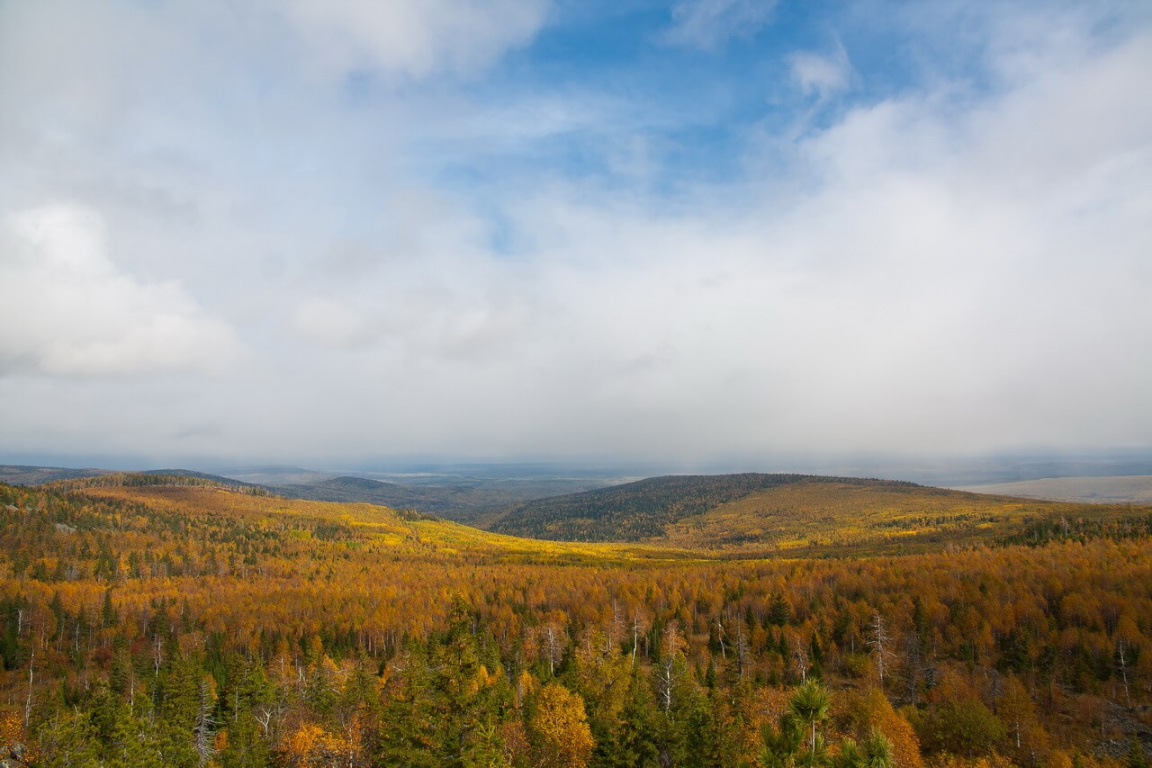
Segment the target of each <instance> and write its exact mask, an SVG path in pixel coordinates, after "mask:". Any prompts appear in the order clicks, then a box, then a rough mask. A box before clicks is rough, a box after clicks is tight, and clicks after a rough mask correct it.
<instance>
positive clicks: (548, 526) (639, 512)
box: [484, 472, 870, 541]
mask: <svg viewBox="0 0 1152 768" xmlns="http://www.w3.org/2000/svg"><path fill="white" fill-rule="evenodd" d="M804 478H805V476H804V475H784V474H759V473H752V472H749V473H744V474H735V475H668V476H665V477H650V478H648V479H646V480H639V481H637V482H634V483H625V484H623V485H616V486H612V487H609V488H600V489H597V490H594V491H585V492H583V493H571V494H565V495H563V496H555V497H552V498H546V499H537V500H535V501H530V502H527V503H524V504H518V505H515V506H512V507H510V508H508V509H506V510H503V511H501V512H499V513H497V514H496V515H493V516H492V517H491V518H490V519H488V520H486V521H484V522H485V524H486V527H488V528H490V529H491V530H494V531H499V532H500V533H509V534H512V535H515V536H532V537H534V538H540V539H556V540H561V541H643V540H645V539H652V538H656V537H659V536H661V535H662V534H663V533H664V529H665V526H667V525H668V524H670V523H675V522H677V521H679V520H683V519H685V518H690V517H694V516H696V515H700V514H703V513H704V512H707V511H708V510H710V509H714V508H715V507H717V506H719V505H721V504H724V503H726V502H729V501H733V500H735V499H739V498H741V497H743V496H747V495H748V494H749V493H753V492H754V491H759V490H763V489H765V488H773V487H777V486H782V485H788V484H791V483H796V482H800V481H801V480H803V479H804ZM846 482H870V481H866V480H861V481H846Z"/></svg>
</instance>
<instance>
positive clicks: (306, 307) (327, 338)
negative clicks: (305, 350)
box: [292, 298, 370, 347]
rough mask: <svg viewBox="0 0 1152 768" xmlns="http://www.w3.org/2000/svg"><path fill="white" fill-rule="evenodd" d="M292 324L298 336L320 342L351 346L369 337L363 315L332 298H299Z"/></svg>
mask: <svg viewBox="0 0 1152 768" xmlns="http://www.w3.org/2000/svg"><path fill="white" fill-rule="evenodd" d="M292 328H293V330H294V331H295V332H296V333H297V334H299V335H300V337H301V338H303V339H305V340H307V341H310V342H313V343H315V344H320V345H322V346H333V347H350V346H356V345H358V344H363V343H365V342H367V341H369V339H370V333H369V331H368V328H367V327H366V325H365V322H364V318H363V317H361V316H360V314H359V313H357V312H355V311H353V310H352V309H350V308H349V307H348V306H346V305H345V304H344V303H343V302H340V301H336V300H334V299H324V298H310V299H306V300H305V301H303V302H301V303H300V305H299V306H298V307H297V308H296V311H295V313H294V314H293V316H292Z"/></svg>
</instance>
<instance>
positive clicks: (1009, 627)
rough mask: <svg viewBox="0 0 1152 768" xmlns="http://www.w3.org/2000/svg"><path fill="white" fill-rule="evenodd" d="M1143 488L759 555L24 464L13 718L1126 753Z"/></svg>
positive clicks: (0, 604)
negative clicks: (882, 545) (888, 547)
mask: <svg viewBox="0 0 1152 768" xmlns="http://www.w3.org/2000/svg"><path fill="white" fill-rule="evenodd" d="M1141 515H1143V517H1141ZM1146 519H1147V513H1146V512H1139V511H1135V510H1134V511H1132V512H1131V514H1130V515H1129V516H1128V519H1124V518H1121V517H1115V518H1112V519H1100V520H1096V521H1080V520H1069V519H1068V518H1066V517H1062V516H1057V517H1055V518H1040V517H1037V518H1034V519H1033V520H1032V522H1031V523H1030V524H1029V526H1028V527H1027V528H1026V529H1025V530H1023V531H1022V532H1020V531H1018V533H1019V534H1020V535H1021V538H1020V539H1019V543H1008V542H1007V541H1006V537H999V538H997V537H991V538H986V539H984V540H982V541H977V542H975V543H973V544H970V545H965V546H956V545H955V544H954V543H953V544H950V545H948V547H949V551H926V552H923V553H919V554H909V555H902V556H868V557H864V556H857V557H854V558H852V559H826V558H825V559H794V558H791V559H773V560H743V561H742V560H716V559H712V558H711V557H710V556H709V555H708V554H707V553H697V554H694V555H693V554H690V553H689V554H687V555H686V554H685V553H682V552H670V551H667V550H661V549H658V548H654V547H645V546H634V547H621V546H618V545H611V546H606V545H595V544H562V543H554V542H542V541H525V540H519V539H511V538H509V537H505V536H498V535H494V534H489V533H485V532H482V531H476V530H474V529H469V528H465V527H463V526H458V525H454V524H452V523H446V522H443V521H438V520H431V519H426V518H424V517H423V516H420V515H417V514H412V513H403V512H396V511H393V510H389V509H384V508H380V507H373V506H370V505H341V504H325V503H320V502H302V501H294V500H287V499H282V498H277V497H273V496H267V495H256V494H253V493H241V492H237V491H234V490H228V489H224V488H221V487H219V486H216V485H213V484H211V483H208V482H207V481H198V482H189V481H184V480H181V479H176V478H173V479H172V480H171V481H170V484H159V481H157V480H156V479H152V480H150V481H147V482H145V481H137V480H135V479H134V478H124V483H122V484H120V485H106V484H105V485H98V484H92V485H90V486H89V487H87V488H76V489H73V490H63V489H22V488H13V487H8V486H0V576H2V578H0V662H2V664H0V666H2V667H3V672H0V742H3V744H2V745H0V746H3V747H6V748H8V751H9V753H11V752H12V751H13V745H14V744H16V743H17V742H18V743H19V744H21V745H23V748H22V749H21V750H19V753H20V754H19V756H18V758H16V759H10V764H13V765H18V764H21V763H27V764H34V765H43V766H63V765H70V766H97V765H105V766H159V765H165V766H170V765H177V766H197V768H200V767H201V766H220V768H232V767H233V766H277V768H279V767H280V766H333V765H338V766H349V767H353V768H354V767H356V766H375V765H428V766H431V765H447V766H461V767H462V766H478V765H484V766H494V765H497V766H517V767H520V766H524V767H527V766H585V765H593V766H716V767H717V768H719V766H740V765H747V766H764V767H767V766H773V767H782V766H801V765H810V764H811V765H825V764H826V762H827V761H832V763H833V765H835V766H837V767H838V768H856V767H857V766H863V765H864V764H865V763H867V764H869V765H873V766H880V765H894V766H900V767H901V768H920V767H921V766H924V765H925V764H929V765H932V766H939V767H940V768H991V767H993V766H1007V765H1008V764H1010V763H1011V764H1015V765H1020V766H1051V767H1052V768H1056V767H1057V766H1059V767H1060V768H1067V767H1068V766H1072V765H1081V766H1085V767H1086V768H1092V766H1095V765H1101V764H1103V765H1112V766H1117V767H1118V766H1120V765H1121V764H1123V762H1124V761H1125V760H1126V759H1127V757H1126V756H1127V755H1129V754H1131V755H1133V756H1135V755H1136V753H1137V747H1136V745H1137V744H1139V739H1140V737H1141V736H1142V735H1143V736H1145V737H1147V735H1149V732H1150V731H1152V723H1150V722H1149V712H1150V710H1149V705H1150V704H1152V650H1149V644H1150V641H1152V618H1150V617H1152V540H1150V539H1149V537H1148V534H1147V530H1148V527H1147V525H1146V524H1145V523H1146ZM990 525H991V526H992V527H995V525H996V524H990ZM1007 532H1008V531H1005V533H1007ZM861 554H863V553H862V552H858V553H857V555H861ZM813 681H816V682H813ZM1132 759H1135V757H1133V758H1132ZM877 761H879V762H877ZM886 761H887V762H886Z"/></svg>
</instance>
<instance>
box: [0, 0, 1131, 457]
mask: <svg viewBox="0 0 1152 768" xmlns="http://www.w3.org/2000/svg"><path fill="white" fill-rule="evenodd" d="M1150 71H1152V11H1150V9H1149V7H1148V6H1147V4H1146V3H1140V2H1101V3H1091V4H1086V3H1072V2H1069V3H1050V2H1044V3H1041V2H1035V3H1033V2H997V3H971V2H939V3H903V2H884V1H883V0H866V1H864V2H855V3H848V2H789V1H787V0H780V2H751V1H750V0H676V1H675V2H665V3H660V2H646V1H641V0H636V1H635V2H633V1H630V0H623V1H621V2H614V3H607V2H604V3H601V2H569V1H568V0H556V1H555V2H549V0H476V1H475V2H466V1H465V0H425V1H424V2H421V3H416V4H413V3H388V2H377V3H369V2H361V1H360V0H330V1H328V2H321V0H288V1H287V2H272V1H271V0H242V1H240V2H224V0H206V1H202V2H176V1H171V2H164V1H162V0H156V1H155V2H129V1H128V0H83V1H81V0H41V1H40V2H15V1H13V0H8V1H7V2H0V103H3V104H4V109H2V110H0V178H4V179H5V183H4V184H3V185H0V284H2V285H4V286H5V288H6V294H7V297H8V298H7V300H6V301H4V302H2V303H0V460H3V459H5V458H7V459H8V460H19V458H20V457H22V456H24V457H27V456H36V457H41V458H42V457H46V456H47V457H51V456H53V455H59V456H62V457H66V456H76V455H84V456H87V457H100V456H109V457H114V456H136V457H143V459H144V460H147V461H155V462H159V463H167V462H175V461H180V460H183V459H187V458H188V457H200V458H207V459H219V460H221V461H250V462H262V461H291V462H299V463H311V464H313V465H315V464H328V465H333V464H338V463H340V462H352V461H356V462H361V461H363V460H365V459H371V458H372V457H381V458H382V459H386V458H389V457H393V458H402V457H405V456H415V455H419V456H425V457H427V456H433V457H435V456H440V457H445V458H468V459H480V460H499V459H505V458H507V459H525V458H530V459H584V458H595V459H598V460H599V459H621V460H630V461H632V460H646V461H647V460H652V461H670V462H672V461H678V462H684V463H685V464H690V463H692V462H716V461H721V460H723V459H724V458H725V457H734V458H733V460H734V461H736V460H738V461H739V462H740V463H741V465H742V466H748V465H749V462H751V463H755V462H756V461H757V460H758V458H760V457H763V458H764V460H765V461H768V460H769V459H770V458H771V457H776V456H781V455H790V454H803V455H809V456H831V455H843V454H855V455H858V454H869V453H879V454H884V455H905V456H922V455H945V454H948V455H957V454H963V455H980V454H987V453H991V452H1000V451H1019V450H1043V451H1050V450H1051V451H1060V450H1068V451H1084V450H1089V451H1090V450H1108V449H1132V448H1138V449H1139V448H1148V447H1150V445H1152V398H1149V397H1148V396H1147V392H1149V391H1152V352H1150V350H1152V308H1150V307H1152V302H1148V301H1147V294H1148V290H1149V288H1152V258H1150V257H1149V254H1150V253H1152V231H1150V229H1152V181H1150V180H1152V92H1150V91H1149V89H1148V88H1147V86H1146V80H1147V73H1148V72H1150Z"/></svg>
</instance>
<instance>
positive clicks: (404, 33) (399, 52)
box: [272, 0, 547, 77]
mask: <svg viewBox="0 0 1152 768" xmlns="http://www.w3.org/2000/svg"><path fill="white" fill-rule="evenodd" d="M272 7H274V8H281V9H282V10H283V12H284V13H285V14H287V16H288V17H289V18H290V19H291V20H292V21H293V22H294V23H295V24H296V25H297V28H298V29H299V30H300V32H301V33H302V34H303V36H304V38H305V39H306V40H307V42H308V44H309V48H310V49H311V51H312V53H313V54H315V55H318V56H319V57H320V58H321V59H322V60H323V61H324V63H325V64H327V65H330V66H333V67H336V68H337V69H339V70H347V69H361V68H362V69H374V70H380V71H383V72H386V73H395V74H402V75H408V76H412V77H421V76H424V75H428V74H433V73H439V72H444V71H447V72H453V73H457V74H468V73H473V72H475V71H476V70H477V69H479V68H483V67H485V66H487V65H488V64H490V63H491V62H492V61H493V60H495V59H496V58H498V57H499V56H500V55H501V54H502V53H504V51H506V50H507V49H508V48H512V47H515V46H518V45H522V44H524V43H526V42H527V41H528V40H530V39H531V38H532V37H533V35H535V34H536V32H537V30H539V28H540V26H541V25H542V24H543V23H544V20H545V17H546V12H547V0H484V1H483V2H476V1H475V0H420V2H405V1H404V0H386V1H385V2H372V1H371V0H289V1H288V2H286V3H280V2H275V3H272Z"/></svg>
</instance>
